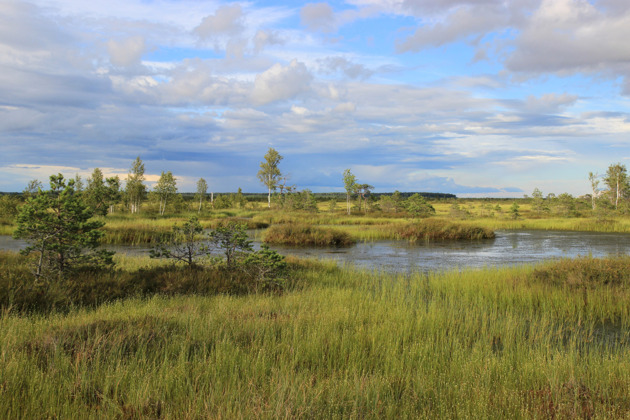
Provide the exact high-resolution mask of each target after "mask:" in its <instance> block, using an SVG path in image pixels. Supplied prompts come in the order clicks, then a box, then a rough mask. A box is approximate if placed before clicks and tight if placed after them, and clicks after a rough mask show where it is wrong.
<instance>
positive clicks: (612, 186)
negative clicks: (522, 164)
mask: <svg viewBox="0 0 630 420" xmlns="http://www.w3.org/2000/svg"><path fill="white" fill-rule="evenodd" d="M588 179H589V182H590V186H591V193H590V194H586V195H585V196H583V197H573V196H572V195H571V194H568V193H562V194H559V195H555V194H553V193H550V194H547V195H546V196H544V195H543V192H542V191H541V190H540V189H538V188H535V189H534V191H533V192H532V195H531V197H527V196H525V198H527V199H529V200H530V202H531V209H532V213H533V214H534V215H536V216H539V217H543V216H547V215H550V214H553V215H556V216H560V217H575V216H579V215H580V213H581V212H583V211H588V210H590V211H591V212H592V213H593V214H594V215H595V216H597V217H603V216H606V215H609V214H611V213H613V212H616V213H621V214H628V213H630V179H629V178H628V171H627V169H626V166H625V165H622V164H621V163H616V164H612V165H610V166H609V167H608V170H607V171H606V173H605V174H603V175H599V174H597V173H593V172H589V174H588ZM602 187H603V188H602Z"/></svg>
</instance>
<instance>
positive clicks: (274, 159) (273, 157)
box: [258, 147, 282, 208]
mask: <svg viewBox="0 0 630 420" xmlns="http://www.w3.org/2000/svg"><path fill="white" fill-rule="evenodd" d="M264 158H265V160H264V161H262V162H260V170H259V171H258V179H259V180H260V182H262V183H263V184H264V185H265V186H266V187H267V189H268V191H269V194H268V196H267V207H268V208H271V191H272V190H273V191H275V190H276V188H278V182H279V181H280V178H281V177H282V173H281V172H280V169H279V168H278V165H279V164H280V161H281V160H282V156H280V154H279V153H278V152H277V151H276V150H275V149H274V148H273V147H270V148H269V150H268V151H267V154H265V156H264Z"/></svg>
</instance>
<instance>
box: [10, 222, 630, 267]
mask: <svg viewBox="0 0 630 420" xmlns="http://www.w3.org/2000/svg"><path fill="white" fill-rule="evenodd" d="M24 246H26V243H25V242H23V241H16V240H14V239H11V238H10V237H6V236H5V237H2V236H0V249H12V250H17V249H20V248H23V247H24ZM259 246H260V244H259V243H258V242H256V247H259ZM108 248H110V249H112V250H115V251H117V252H122V253H126V254H134V255H146V254H147V253H148V247H146V246H110V247H108ZM274 249H276V250H278V252H280V253H282V254H285V255H288V254H292V255H297V256H300V257H310V258H326V259H334V260H336V261H340V262H349V263H352V264H355V265H356V266H359V267H365V268H370V269H373V268H376V269H381V270H386V271H392V272H409V271H415V270H420V271H432V270H442V269H450V268H458V267H459V268H466V267H484V266H497V265H512V264H521V263H532V262H539V261H542V260H545V259H550V258H560V257H576V256H579V255H592V256H594V257H603V256H607V255H618V254H630V234H620V233H590V232H558V231H538V230H532V231H497V232H496V238H495V239H489V240H482V241H443V242H430V243H426V242H421V243H418V244H413V245H412V244H409V243H407V242H403V241H375V242H365V243H358V244H357V245H355V246H351V247H348V248H337V249H330V248H311V247H303V248H294V247H280V246H278V247H274Z"/></svg>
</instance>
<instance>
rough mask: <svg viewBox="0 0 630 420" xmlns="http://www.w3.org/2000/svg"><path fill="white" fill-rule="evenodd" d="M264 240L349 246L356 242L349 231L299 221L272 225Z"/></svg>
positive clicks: (281, 243) (285, 243)
mask: <svg viewBox="0 0 630 420" xmlns="http://www.w3.org/2000/svg"><path fill="white" fill-rule="evenodd" d="M263 241H264V242H266V243H268V244H274V245H291V246H348V245H352V244H354V243H355V242H356V240H355V239H353V238H352V237H351V236H350V235H349V234H348V233H346V232H343V231H340V230H337V229H331V228H324V227H315V226H310V225H306V224H297V223H291V224H282V225H274V226H271V227H270V228H269V229H267V231H266V232H265V233H264V235H263Z"/></svg>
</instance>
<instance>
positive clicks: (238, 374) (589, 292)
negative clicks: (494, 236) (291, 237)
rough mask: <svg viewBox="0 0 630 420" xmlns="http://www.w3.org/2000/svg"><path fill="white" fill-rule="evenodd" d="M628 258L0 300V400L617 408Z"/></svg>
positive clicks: (581, 411) (238, 413)
mask: <svg viewBox="0 0 630 420" xmlns="http://www.w3.org/2000/svg"><path fill="white" fill-rule="evenodd" d="M126 264H132V263H131V262H127V263H126ZM562 264H565V265H562ZM602 264H603V265H602ZM591 266H593V267H596V269H595V270H592V271H588V270H585V268H586V267H591ZM606 267H607V268H606ZM629 268H630V260H629V259H628V258H624V259H618V260H606V262H601V261H600V260H590V259H582V260H577V261H576V262H563V263H559V264H558V263H548V264H545V265H543V266H538V267H529V266H526V267H518V268H499V269H486V270H479V271H466V272H463V273H460V272H455V271H453V272H446V273H436V274H431V275H428V276H427V275H420V274H417V275H408V276H393V275H388V274H385V273H378V272H356V271H352V270H350V269H343V268H342V269H337V268H334V267H333V266H331V265H321V264H310V265H308V264H304V265H303V266H302V271H301V274H300V276H301V280H302V283H301V284H303V285H307V286H304V287H299V288H295V289H292V290H290V291H287V292H286V293H284V294H283V295H281V296H277V295H244V296H234V295H225V294H220V295H216V296H205V297H204V296H199V295H195V296H178V297H164V296H155V297H152V298H146V299H130V300H123V301H120V302H117V303H111V304H107V305H104V306H101V307H99V308H98V309H95V310H88V309H76V310H73V311H71V312H70V313H68V314H65V315H61V314H51V315H31V316H29V315H24V314H19V313H13V312H10V311H6V310H5V311H4V313H3V314H2V315H1V316H0V346H1V348H0V417H2V418H46V417H57V418H172V419H175V418H207V417H210V418H261V419H271V418H501V419H503V418H622V417H628V416H630V359H629V358H628V354H629V353H630V335H629V331H630V278H629V276H630V269H629ZM585 271H586V272H587V274H586V275H585V276H583V277H582V278H581V280H580V281H579V282H576V281H574V280H571V279H572V278H574V277H573V276H574V275H575V273H583V272H585ZM589 272H592V273H595V274H593V275H588V273H589ZM571 273H573V274H571ZM602 273H603V274H602ZM606 279H614V281H606Z"/></svg>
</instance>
